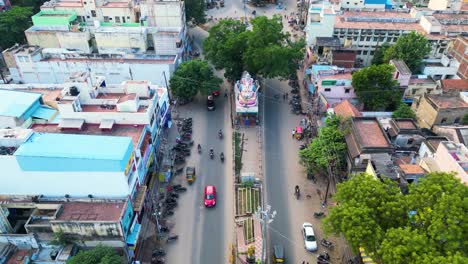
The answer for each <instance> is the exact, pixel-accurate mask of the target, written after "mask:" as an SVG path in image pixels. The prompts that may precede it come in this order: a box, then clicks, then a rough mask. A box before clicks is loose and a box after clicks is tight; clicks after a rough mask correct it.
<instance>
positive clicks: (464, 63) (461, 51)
mask: <svg viewBox="0 0 468 264" xmlns="http://www.w3.org/2000/svg"><path fill="white" fill-rule="evenodd" d="M467 49H468V39H467V38H466V37H465V36H463V35H460V36H458V37H457V38H456V39H455V40H453V41H452V42H451V43H450V45H449V47H448V54H449V55H450V56H452V57H453V58H455V59H456V60H457V61H458V63H459V64H460V66H459V67H458V72H457V74H458V76H459V77H460V78H462V79H468V52H466V51H467Z"/></svg>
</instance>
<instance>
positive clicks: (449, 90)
mask: <svg viewBox="0 0 468 264" xmlns="http://www.w3.org/2000/svg"><path fill="white" fill-rule="evenodd" d="M437 86H438V87H439V88H440V90H441V91H442V93H443V94H447V95H459V94H460V93H463V92H468V80H467V79H458V80H440V81H438V82H437Z"/></svg>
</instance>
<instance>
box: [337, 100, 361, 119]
mask: <svg viewBox="0 0 468 264" xmlns="http://www.w3.org/2000/svg"><path fill="white" fill-rule="evenodd" d="M333 111H335V114H336V115H337V116H341V117H360V116H362V114H361V112H359V110H357V109H356V107H355V106H354V105H353V104H351V103H350V102H349V101H348V99H345V100H343V102H341V103H339V104H338V105H336V106H335V107H334V108H333Z"/></svg>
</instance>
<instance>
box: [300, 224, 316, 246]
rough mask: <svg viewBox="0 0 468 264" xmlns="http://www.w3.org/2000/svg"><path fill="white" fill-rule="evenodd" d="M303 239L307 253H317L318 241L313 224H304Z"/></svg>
mask: <svg viewBox="0 0 468 264" xmlns="http://www.w3.org/2000/svg"><path fill="white" fill-rule="evenodd" d="M302 237H303V238H304V246H305V248H306V249H307V251H312V252H313V251H317V239H316V238H315V233H314V228H313V227H312V224H311V223H304V224H302Z"/></svg>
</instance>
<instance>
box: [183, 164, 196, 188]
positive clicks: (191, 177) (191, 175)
mask: <svg viewBox="0 0 468 264" xmlns="http://www.w3.org/2000/svg"><path fill="white" fill-rule="evenodd" d="M185 177H186V179H187V182H188V184H192V183H193V182H194V181H195V167H189V166H187V167H186V168H185Z"/></svg>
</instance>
